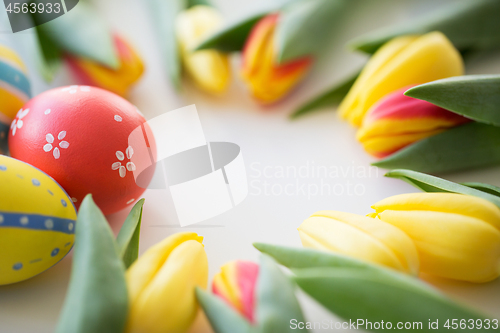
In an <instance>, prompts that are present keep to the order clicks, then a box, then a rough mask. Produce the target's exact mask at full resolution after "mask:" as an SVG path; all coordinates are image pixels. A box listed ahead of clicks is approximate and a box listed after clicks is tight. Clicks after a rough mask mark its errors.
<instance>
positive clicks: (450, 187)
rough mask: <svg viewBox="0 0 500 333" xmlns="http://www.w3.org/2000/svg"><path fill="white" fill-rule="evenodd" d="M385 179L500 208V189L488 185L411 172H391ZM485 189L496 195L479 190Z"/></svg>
mask: <svg viewBox="0 0 500 333" xmlns="http://www.w3.org/2000/svg"><path fill="white" fill-rule="evenodd" d="M385 176H386V177H391V178H398V179H401V180H403V181H405V182H407V183H409V184H411V185H413V186H415V187H416V188H418V189H421V190H422V191H424V192H449V193H460V194H465V195H472V196H474V197H478V198H482V199H485V200H488V201H490V202H492V203H494V204H495V205H497V206H498V207H499V208H500V198H499V197H498V195H500V188H498V187H496V186H492V185H488V184H481V183H471V184H472V185H466V184H463V185H461V184H457V183H454V182H450V181H449V180H446V179H442V178H439V177H435V176H431V175H427V174H425V173H420V172H416V171H412V170H391V171H389V172H388V173H386V174H385ZM478 187H479V188H483V189H484V188H486V189H488V190H490V191H491V190H495V189H496V190H497V191H498V192H496V195H492V194H490V193H488V192H487V191H484V190H482V189H479V188H478ZM488 187H489V188H488Z"/></svg>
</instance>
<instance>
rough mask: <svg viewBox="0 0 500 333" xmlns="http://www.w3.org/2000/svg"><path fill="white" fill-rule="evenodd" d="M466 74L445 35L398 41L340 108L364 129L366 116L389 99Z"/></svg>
mask: <svg viewBox="0 0 500 333" xmlns="http://www.w3.org/2000/svg"><path fill="white" fill-rule="evenodd" d="M463 72H464V65H463V61H462V57H461V56H460V53H459V52H458V51H457V50H456V49H455V47H454V46H453V44H452V43H451V42H450V41H449V40H448V39H447V38H446V36H445V35H443V34H442V33H441V32H431V33H428V34H426V35H423V36H403V37H397V38H394V39H392V40H391V41H389V42H388V43H386V44H385V45H384V46H382V47H381V48H380V49H379V50H378V51H377V52H376V53H375V54H374V55H373V56H372V58H371V59H370V60H369V61H368V63H367V64H366V66H365V68H364V69H363V71H362V72H361V74H360V75H359V77H358V79H357V80H356V82H355V83H354V85H353V86H352V88H351V90H350V91H349V93H348V94H347V95H346V97H345V98H344V100H343V101H342V103H341V104H340V106H339V113H340V116H341V117H342V118H344V119H347V120H348V121H349V122H351V123H352V124H354V125H356V126H360V125H361V123H362V121H363V118H364V116H365V114H366V112H367V111H368V110H369V109H370V108H371V107H372V106H373V105H374V104H375V103H376V102H377V101H379V100H380V99H381V98H382V97H384V96H385V95H387V94H389V93H391V92H394V91H396V90H398V89H400V88H403V87H406V86H409V85H417V84H422V83H427V82H430V81H435V80H439V79H443V78H447V77H450V76H458V75H462V74H463Z"/></svg>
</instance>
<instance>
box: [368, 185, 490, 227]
mask: <svg viewBox="0 0 500 333" xmlns="http://www.w3.org/2000/svg"><path fill="white" fill-rule="evenodd" d="M372 208H373V209H375V211H376V212H377V213H378V214H379V215H380V213H382V212H383V211H385V210H388V209H390V210H394V211H396V210H397V211H420V210H422V211H434V212H443V213H453V214H460V215H464V216H468V217H472V218H476V219H479V220H482V221H484V222H486V223H489V224H490V225H491V226H493V227H494V228H496V229H498V230H500V209H499V208H498V207H497V206H495V205H494V204H493V203H491V202H490V201H487V200H485V199H482V198H478V197H474V196H469V195H463V194H456V193H408V194H400V195H395V196H392V197H389V198H386V199H384V200H381V201H379V202H377V203H376V204H374V205H373V206H372Z"/></svg>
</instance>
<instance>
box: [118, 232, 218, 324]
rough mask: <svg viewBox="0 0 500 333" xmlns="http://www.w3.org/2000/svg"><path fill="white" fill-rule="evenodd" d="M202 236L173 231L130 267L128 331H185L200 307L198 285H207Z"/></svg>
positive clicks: (127, 277)
mask: <svg viewBox="0 0 500 333" xmlns="http://www.w3.org/2000/svg"><path fill="white" fill-rule="evenodd" d="M202 240H203V237H200V236H198V235H197V234H196V233H193V232H183V233H178V234H174V235H172V236H170V237H168V238H166V239H164V240H163V241H162V242H160V243H158V244H156V245H155V246H153V247H151V248H150V249H149V250H148V251H146V253H144V254H143V255H142V256H141V257H139V259H138V260H137V261H136V262H135V263H134V264H133V265H132V266H130V268H129V269H128V270H127V273H126V280H127V287H128V294H129V295H128V296H129V308H130V310H129V316H128V322H127V330H126V332H128V333H165V332H169V333H182V332H186V331H187V329H188V328H189V326H191V324H192V322H193V320H194V319H195V317H196V314H197V311H198V303H197V301H196V296H195V287H197V286H198V287H201V288H203V289H205V288H206V286H207V282H208V261H207V255H206V253H205V250H204V247H203V245H202V243H201V242H202Z"/></svg>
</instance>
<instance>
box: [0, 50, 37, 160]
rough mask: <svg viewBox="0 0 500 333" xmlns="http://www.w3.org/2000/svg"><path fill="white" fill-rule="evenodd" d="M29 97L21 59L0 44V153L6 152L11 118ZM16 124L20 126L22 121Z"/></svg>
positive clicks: (28, 83) (26, 78)
mask: <svg viewBox="0 0 500 333" xmlns="http://www.w3.org/2000/svg"><path fill="white" fill-rule="evenodd" d="M29 98H30V82H29V80H28V77H27V70H26V67H25V65H24V63H23V61H22V60H21V58H19V56H18V55H17V54H16V53H15V52H14V51H13V50H11V49H10V48H8V47H5V46H2V45H0V154H6V153H7V149H8V146H7V137H8V134H9V127H10V124H11V122H12V119H14V116H15V115H16V113H17V112H18V111H19V109H21V107H22V106H23V105H24V103H26V102H27V101H28V99H29ZM18 116H20V115H18ZM18 118H19V119H20V120H22V118H21V117H18ZM17 126H22V121H21V122H20V123H17Z"/></svg>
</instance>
